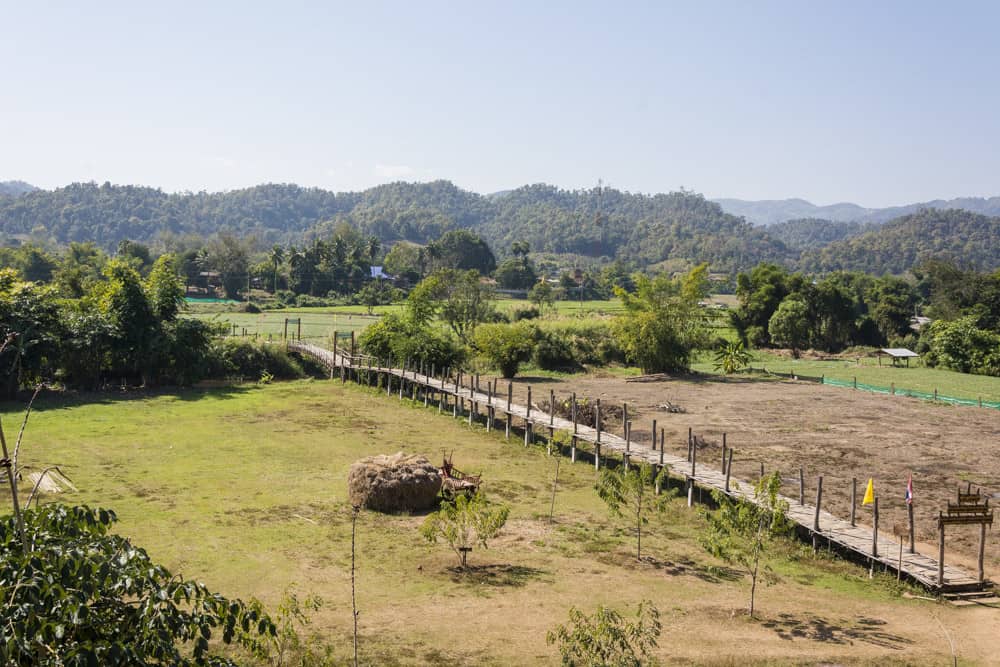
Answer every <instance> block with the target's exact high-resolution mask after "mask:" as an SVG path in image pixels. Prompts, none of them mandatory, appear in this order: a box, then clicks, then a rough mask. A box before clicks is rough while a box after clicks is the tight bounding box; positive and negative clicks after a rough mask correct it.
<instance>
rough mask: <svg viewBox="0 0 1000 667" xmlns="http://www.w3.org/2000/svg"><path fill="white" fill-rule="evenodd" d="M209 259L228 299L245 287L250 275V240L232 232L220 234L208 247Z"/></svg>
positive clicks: (237, 295) (236, 295) (234, 297)
mask: <svg viewBox="0 0 1000 667" xmlns="http://www.w3.org/2000/svg"><path fill="white" fill-rule="evenodd" d="M209 261H210V263H211V265H212V266H213V267H215V270H216V271H218V272H219V273H220V274H221V280H222V289H223V290H224V291H225V293H226V297H227V298H229V299H236V298H238V297H239V292H240V290H243V289H246V287H247V277H248V276H249V275H250V242H249V241H244V240H241V239H239V238H237V237H236V236H234V235H232V234H228V233H226V234H220V235H219V237H218V239H216V240H215V241H213V242H212V244H211V246H210V248H209Z"/></svg>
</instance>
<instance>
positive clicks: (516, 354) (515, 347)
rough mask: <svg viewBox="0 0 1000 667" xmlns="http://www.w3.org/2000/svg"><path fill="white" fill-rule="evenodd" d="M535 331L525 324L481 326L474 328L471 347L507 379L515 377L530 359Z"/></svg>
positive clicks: (535, 335)
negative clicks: (522, 365)
mask: <svg viewBox="0 0 1000 667" xmlns="http://www.w3.org/2000/svg"><path fill="white" fill-rule="evenodd" d="M536 337H537V329H535V328H534V327H532V326H529V325H525V324H483V325H480V326H479V327H477V328H476V333H475V335H474V337H473V347H475V349H476V351H477V352H479V354H480V355H482V356H483V357H484V358H485V359H486V360H487V361H488V362H489V363H490V365H491V366H493V367H495V368H498V369H500V374H501V375H502V376H503V377H504V378H507V379H510V378H512V377H514V376H515V375H517V369H518V367H519V366H520V365H521V362H522V361H527V360H528V359H529V358H530V357H531V351H532V347H533V344H534V342H535V339H536Z"/></svg>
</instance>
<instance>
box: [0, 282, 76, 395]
mask: <svg viewBox="0 0 1000 667" xmlns="http://www.w3.org/2000/svg"><path fill="white" fill-rule="evenodd" d="M55 297H56V292H55V288H54V287H52V286H50V285H41V284H38V283H34V282H25V281H22V280H20V279H19V278H18V275H17V273H16V272H15V271H14V270H13V269H0V343H3V342H4V341H8V342H7V344H6V345H5V346H4V347H3V349H2V351H0V378H2V381H3V396H4V397H5V398H7V399H11V398H14V396H15V395H16V394H17V390H18V389H19V388H21V387H22V386H24V385H26V384H36V383H37V382H39V381H41V380H42V379H43V378H44V376H51V375H52V374H54V371H55V366H56V364H57V362H58V350H59V341H60V339H61V338H62V333H63V328H62V325H61V318H60V314H59V309H58V306H57V305H56V298H55Z"/></svg>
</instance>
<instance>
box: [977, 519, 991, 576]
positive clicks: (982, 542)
mask: <svg viewBox="0 0 1000 667" xmlns="http://www.w3.org/2000/svg"><path fill="white" fill-rule="evenodd" d="M988 502H989V501H987V503H988ZM985 551H986V524H985V523H981V524H979V583H983V581H985V572H984V571H983V554H984V553H985Z"/></svg>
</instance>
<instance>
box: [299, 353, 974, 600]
mask: <svg viewBox="0 0 1000 667" xmlns="http://www.w3.org/2000/svg"><path fill="white" fill-rule="evenodd" d="M288 349H289V350H290V351H293V352H298V353H299V354H305V355H308V356H310V357H312V358H313V359H315V360H316V361H318V362H320V363H321V364H323V365H324V366H325V367H327V368H328V369H329V371H330V377H331V378H332V377H334V376H335V375H336V374H338V373H339V374H340V377H341V379H343V380H345V381H346V379H347V378H349V377H351V376H352V375H353V376H354V378H355V379H362V378H363V377H364V375H365V374H368V378H369V379H370V380H372V379H373V380H374V381H375V382H376V383H377V386H379V387H380V388H381V387H382V384H385V389H386V392H387V394H389V395H392V394H398V395H399V397H400V398H403V397H404V396H407V397H409V398H413V399H416V398H417V397H418V394H417V391H418V389H421V390H422V394H423V401H424V404H425V405H428V404H429V401H430V394H431V393H434V394H436V401H435V402H436V404H437V406H438V410H439V411H443V410H444V409H446V407H447V405H448V404H449V403H450V404H451V411H452V414H453V415H455V416H459V415H463V416H464V415H466V414H467V416H468V419H469V421H470V423H471V422H472V421H473V420H474V419H477V418H478V417H479V416H480V414H481V416H482V417H483V418H485V421H486V428H487V430H491V429H493V428H495V427H496V424H497V422H498V421H502V422H503V423H504V426H503V427H504V429H505V432H506V435H507V437H508V438H509V437H510V434H511V431H512V427H513V420H514V419H517V420H519V421H520V422H521V424H522V425H523V430H524V441H525V444H528V443H529V442H530V441H532V440H533V438H534V432H535V431H536V430H537V429H543V430H547V431H548V434H549V441H550V442H551V438H552V435H553V433H554V432H555V431H562V432H565V433H568V434H569V435H570V441H571V446H570V457H571V459H572V460H573V461H575V460H576V458H577V450H578V445H579V444H580V443H587V444H588V445H589V447H590V450H591V453H592V456H593V458H594V466H595V467H596V468H599V467H600V462H601V458H602V456H603V457H607V456H608V455H609V454H615V455H618V456H619V457H621V459H622V460H623V461H624V462H626V463H627V462H639V461H643V462H646V463H649V464H652V465H655V466H661V467H667V468H668V474H670V473H673V474H674V475H675V476H680V477H682V478H683V479H684V480H685V481H686V482H687V488H688V499H689V503H690V502H691V501H692V499H693V494H694V491H695V489H696V488H700V489H705V490H708V491H718V492H721V493H724V494H726V495H728V496H730V497H734V498H737V497H743V498H750V499H752V498H753V486H754V485H753V483H751V482H749V481H745V480H739V479H731V478H729V475H728V474H727V473H726V472H725V471H720V470H716V469H713V468H711V467H709V466H706V465H704V464H703V463H700V462H698V460H697V447H693V448H692V450H693V451H694V454H693V456H692V458H693V459H694V460H693V461H692V460H689V459H687V458H682V457H679V456H675V455H673V454H670V453H668V452H665V451H664V448H663V442H662V437H661V439H660V447H659V448H657V447H656V438H655V430H654V439H653V443H652V446H650V445H647V444H644V443H636V442H632V441H631V438H630V437H622V436H619V435H615V434H612V433H608V432H607V431H603V430H599V426H600V421H599V419H600V418H599V417H598V428H595V427H591V426H586V425H584V424H580V423H576V422H574V421H571V420H568V419H565V418H562V417H559V416H557V415H554V414H551V413H547V412H543V411H542V410H540V409H538V408H537V407H535V406H534V405H532V404H531V400H530V397H531V394H530V388H529V394H528V396H529V401H528V403H529V404H528V405H521V404H517V403H514V402H513V400H512V396H511V393H510V389H509V387H510V385H509V384H508V391H507V392H506V394H505V395H503V396H499V395H497V392H496V388H495V387H496V384H495V383H494V384H492V385H490V387H489V388H488V389H487V390H486V391H483V390H482V388H477V387H476V386H475V384H478V382H476V383H473V386H464V385H463V384H462V383H461V378H460V377H459V378H454V379H446V378H444V377H434V376H433V375H427V374H425V373H422V372H418V371H415V370H410V369H407V368H389V367H386V366H382V365H380V364H377V363H374V360H373V359H371V358H370V357H363V356H360V355H355V356H351V355H349V354H344V353H342V352H341V351H339V350H333V351H331V350H328V349H325V348H322V347H318V346H316V345H311V344H309V343H302V342H301V341H289V342H288ZM383 377H384V378H385V382H384V383H383V381H382V378H383ZM407 385H408V386H407ZM466 401H468V402H469V409H468V410H467V411H466V410H464V404H465V402H466ZM463 413H464V414H463ZM599 413H600V409H599V408H598V414H599ZM501 417H502V418H501ZM729 461H730V464H729V467H730V468H731V462H732V453H731V451H730V459H729ZM782 499H783V500H785V501H786V502H787V503H788V517H789V519H791V520H792V521H793V522H794V523H795V524H796V526H797V527H798V530H799V532H800V534H805V535H806V536H807V537H812V538H813V539H814V540H816V541H817V542H826V543H827V544H828V545H835V546H836V547H837V548H838V549H840V550H843V551H845V552H848V553H849V554H850V555H852V556H853V557H854V558H855V559H858V560H862V561H866V562H869V563H871V564H872V565H873V566H875V565H877V564H881V565H882V566H884V567H885V568H886V569H888V570H891V571H897V570H901V574H902V575H904V576H907V577H909V578H911V579H913V580H914V581H916V582H918V583H920V584H921V585H923V586H925V587H926V588H928V589H930V590H933V591H936V592H941V593H952V592H962V591H974V590H981V589H983V588H984V587H985V586H986V585H988V584H989V582H988V581H985V579H983V578H982V575H980V577H976V576H975V575H973V574H971V573H969V572H966V571H965V570H963V569H961V568H958V567H955V566H953V565H948V564H945V565H944V566H943V567H941V566H940V563H939V561H938V559H936V558H933V557H931V556H928V555H926V554H921V553H909V551H908V549H906V548H904V549H903V554H902V561H901V562H900V554H899V542H898V541H896V540H894V539H892V538H891V537H889V538H886V537H884V536H883V534H884V532H883V531H880V532H879V535H878V536H877V537H876V536H874V535H873V532H874V530H873V528H872V527H869V526H861V525H852V524H851V522H850V521H848V520H845V519H841V518H839V517H836V516H834V515H832V514H830V513H829V512H826V511H824V510H822V509H821V510H820V511H819V512H818V513H817V511H816V506H815V505H810V504H808V503H803V502H800V500H799V499H797V498H790V497H787V496H782ZM817 523H818V529H817V527H816V526H817Z"/></svg>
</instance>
